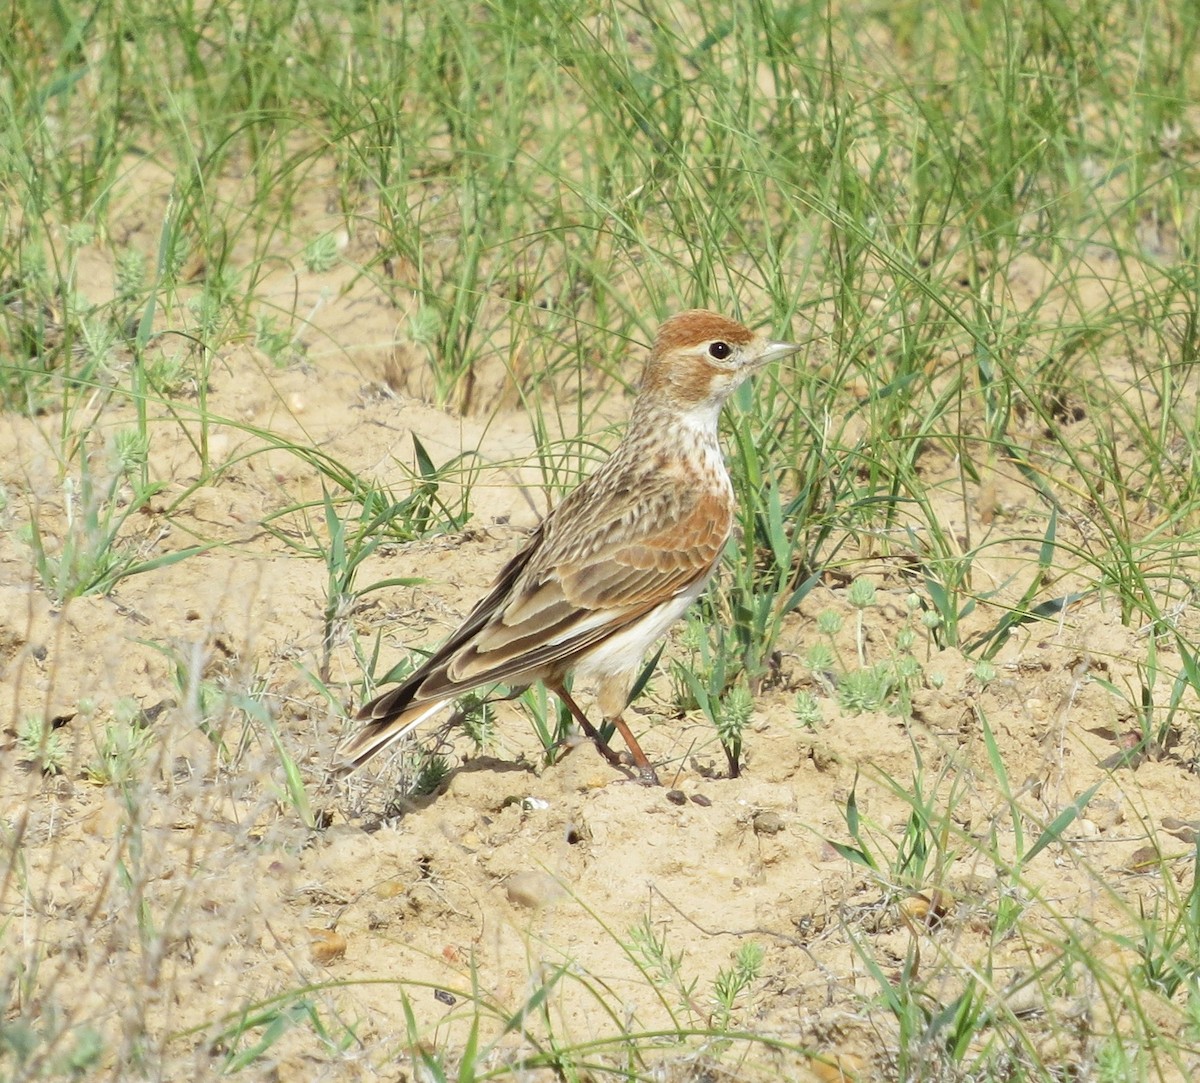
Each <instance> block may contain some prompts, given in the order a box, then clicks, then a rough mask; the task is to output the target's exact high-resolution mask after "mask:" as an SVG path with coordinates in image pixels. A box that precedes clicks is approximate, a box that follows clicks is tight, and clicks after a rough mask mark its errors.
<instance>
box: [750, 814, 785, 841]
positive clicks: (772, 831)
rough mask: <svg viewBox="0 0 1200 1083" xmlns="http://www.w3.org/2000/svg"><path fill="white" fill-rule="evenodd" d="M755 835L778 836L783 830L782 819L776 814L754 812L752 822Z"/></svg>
mask: <svg viewBox="0 0 1200 1083" xmlns="http://www.w3.org/2000/svg"><path fill="white" fill-rule="evenodd" d="M753 826H754V833H755V834H756V835H778V834H779V832H780V831H782V830H783V817H782V816H780V815H779V813H778V812H771V811H769V810H764V811H762V812H756V813H755V814H754V820H753Z"/></svg>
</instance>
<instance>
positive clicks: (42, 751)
mask: <svg viewBox="0 0 1200 1083" xmlns="http://www.w3.org/2000/svg"><path fill="white" fill-rule="evenodd" d="M17 747H18V748H19V749H20V751H21V758H22V759H23V760H25V761H26V762H27V763H31V764H33V765H34V766H35V767H37V768H38V769H39V770H40V771H41V772H42V774H45V775H58V774H61V773H62V771H63V769H64V768H65V767H66V765H67V749H66V745H65V744H64V742H63V739H62V734H61V733H59V732H58V730H56V729H55V728H54V726H53V725H52V724H51V723H50V721H49V720H48V719H46V718H45V717H44V716H43V715H40V714H27V715H25V717H24V718H22V719H21V724H20V727H19V728H18V730H17Z"/></svg>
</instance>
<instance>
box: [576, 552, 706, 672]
mask: <svg viewBox="0 0 1200 1083" xmlns="http://www.w3.org/2000/svg"><path fill="white" fill-rule="evenodd" d="M715 568H716V564H715V563H714V565H713V569H714V570H715ZM710 578H712V571H710V572H709V573H708V575H706V576H704V577H703V578H701V579H699V580H697V581H696V582H695V583H693V584H692V585H691V586H690V587H688V588H687V590H685V591H683V593H681V594H677V595H675V597H673V598H670V599H668V600H667V601H665V602H663V603H662V604H661V605H659V606H656V607H655V608H654V609H652V610H650V612H649V613H647V614H646V615H645V616H644V617H642V619H641V620H639V621H637V622H636V623H635V624H631V625H630V626H629V627H628V628H626V629H624V631H621V632H618V633H617V634H616V635H614V636H610V637H609V638H608V639H606V640H605V641H604V642H603V643H601V644H599V645H598V646H597V647H595V648H593V649H592V650H591V651H589V652H588V653H587V654H585V655H584V656H583V657H582V658H581V659H580V660H579V662H578V663H577V665H576V666H575V676H576V679H578V680H581V681H599V680H603V679H604V678H605V677H611V676H616V675H618V674H622V673H632V672H633V671H635V670H637V669H638V668H639V667H640V666H641V664H642V659H643V658H644V657H645V655H646V651H647V650H649V649H650V647H652V646H653V645H654V644H655V643H657V642H658V641H659V640H660V639H662V637H663V636H664V635H665V634H666V631H667V629H668V628H670V627H671V625H672V624H674V623H675V622H676V621H677V620H678V619H679V618H680V617H681V616H683V614H684V611H685V610H686V609H687V607H688V606H689V605H691V604H692V602H694V601H695V600H696V599H697V598H699V597H700V595H701V594H703V593H704V588H705V587H706V586H707V585H708V581H709V579H710Z"/></svg>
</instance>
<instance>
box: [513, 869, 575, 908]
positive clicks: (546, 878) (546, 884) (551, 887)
mask: <svg viewBox="0 0 1200 1083" xmlns="http://www.w3.org/2000/svg"><path fill="white" fill-rule="evenodd" d="M504 890H505V891H506V892H507V893H508V901H509V902H510V903H512V904H513V906H524V907H526V908H527V909H529V910H540V909H541V908H542V907H543V906H546V905H548V904H549V903H552V902H554V900H555V899H557V898H558V897H559V896H560V895H561V894H562V893H563V889H562V886H561V885H560V884H559V882H558V881H557V880H555V879H554V877H553V876H551V875H550V874H549V873H544V872H535V871H530V872H518V873H514V874H513V875H512V876H510V877H509V878H508V883H506V884H505V885H504Z"/></svg>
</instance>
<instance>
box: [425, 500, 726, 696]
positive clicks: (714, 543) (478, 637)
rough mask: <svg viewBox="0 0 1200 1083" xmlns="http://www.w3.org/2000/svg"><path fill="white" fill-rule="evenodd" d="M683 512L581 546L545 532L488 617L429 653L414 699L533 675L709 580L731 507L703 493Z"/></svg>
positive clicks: (619, 528)
mask: <svg viewBox="0 0 1200 1083" xmlns="http://www.w3.org/2000/svg"><path fill="white" fill-rule="evenodd" d="M679 511H680V514H678V515H675V516H670V515H659V514H655V515H653V516H644V517H642V519H641V520H640V521H639V522H635V523H632V524H630V523H617V524H610V525H609V526H608V527H607V528H606V527H605V525H604V524H593V526H594V529H591V530H589V532H588V535H587V537H588V543H587V546H586V548H581V547H572V546H571V545H569V544H566V543H565V542H564V543H562V544H558V543H557V540H556V539H555V537H554V535H553V531H552V529H551V530H550V531H548V532H547V535H546V537H545V538H544V539H543V544H542V546H541V547H539V550H538V551H537V552H536V553H533V554H531V555H530V558H529V560H528V562H527V563H526V565H525V566H524V568H523V569H522V571H521V572H520V573H519V574H518V575H517V576H516V578H515V579H514V580H513V581H512V585H511V588H510V589H509V591H508V592H507V594H505V596H504V597H503V598H501V599H498V600H497V601H496V602H495V603H494V606H493V609H492V613H491V616H490V617H489V618H488V619H486V620H485V621H483V622H482V623H480V624H478V625H477V627H476V628H475V629H474V630H473V631H472V632H471V634H469V635H468V636H466V637H465V638H464V637H460V636H458V635H455V636H452V637H451V639H450V641H448V643H447V645H446V646H447V647H450V648H451V649H449V650H447V649H446V648H443V649H442V650H439V651H438V652H437V654H436V655H435V656H434V658H433V659H430V662H431V663H434V664H433V665H431V666H430V671H429V673H428V675H427V676H426V677H425V679H424V680H422V682H421V684H420V687H419V689H418V694H419V696H420V698H421V699H426V698H429V699H433V698H443V697H445V696H447V695H454V694H457V693H458V692H462V691H466V690H468V689H470V688H476V687H479V686H481V685H486V684H495V683H498V682H502V681H508V680H511V679H512V678H514V677H519V676H521V675H526V674H528V675H530V676H531V677H533V678H536V676H537V675H538V674H539V672H546V671H548V670H551V669H553V668H555V667H556V666H557V665H559V664H560V663H563V662H566V661H568V660H569V659H571V658H572V657H574V656H575V655H578V654H579V653H580V652H582V651H585V650H589V649H590V648H592V647H594V646H596V645H597V644H599V643H601V642H603V641H604V640H605V639H607V638H609V637H610V636H612V635H615V634H617V633H618V632H620V631H622V630H623V629H625V628H627V627H628V626H629V625H630V624H632V623H633V622H634V621H636V620H638V619H639V618H641V617H643V616H644V615H645V614H647V613H649V612H650V611H651V610H653V609H655V608H656V607H658V606H659V605H662V604H663V603H664V602H667V601H670V600H671V599H672V598H674V597H676V596H677V595H679V594H681V593H683V592H684V591H686V590H687V589H688V588H689V587H691V586H693V585H694V584H695V583H696V582H697V581H698V580H702V579H704V578H706V577H707V576H708V575H709V574H710V572H711V571H712V569H713V567H714V566H715V564H716V562H717V560H718V558H719V557H720V555H721V550H722V549H723V548H724V545H725V541H726V539H727V538H728V537H729V529H730V525H731V516H730V511H729V508H728V505H727V503H726V502H725V501H724V500H722V499H720V498H719V497H718V496H716V495H712V494H709V493H707V492H701V493H697V494H695V497H694V499H692V500H690V501H688V502H687V503H686V505H685V506H683V507H682V508H679ZM551 526H552V524H551ZM567 541H569V539H567ZM489 597H490V596H489ZM480 616H482V614H480ZM451 644H453V646H451ZM435 659H436V662H435Z"/></svg>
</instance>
